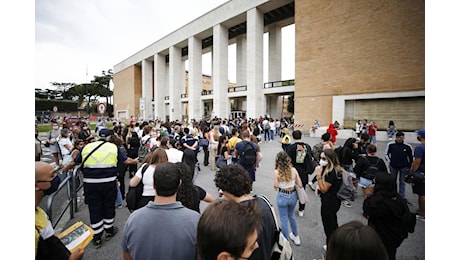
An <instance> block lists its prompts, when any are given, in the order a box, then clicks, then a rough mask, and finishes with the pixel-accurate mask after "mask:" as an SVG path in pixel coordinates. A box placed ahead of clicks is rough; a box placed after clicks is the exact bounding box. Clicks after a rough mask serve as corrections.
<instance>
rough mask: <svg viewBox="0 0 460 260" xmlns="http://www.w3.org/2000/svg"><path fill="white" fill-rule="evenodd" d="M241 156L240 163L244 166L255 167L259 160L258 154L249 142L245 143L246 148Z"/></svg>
mask: <svg viewBox="0 0 460 260" xmlns="http://www.w3.org/2000/svg"><path fill="white" fill-rule="evenodd" d="M239 154H240V162H241V164H242V165H254V164H255V163H256V159H257V152H256V150H255V149H254V147H253V146H252V144H251V143H250V142H248V141H244V148H243V151H241V153H239Z"/></svg>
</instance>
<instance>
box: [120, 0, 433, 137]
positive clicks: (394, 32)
mask: <svg viewBox="0 0 460 260" xmlns="http://www.w3.org/2000/svg"><path fill="white" fill-rule="evenodd" d="M424 10H425V2H424V1H423V0H410V1H397V0H389V1H371V0H358V1H356V0H353V1H352V0H346V1H334V0H333V1H320V0H313V1H310V0H296V1H293V0H271V1H270V0H231V1H228V2H226V3H224V4H222V5H221V6H219V7H217V8H215V9H214V10H212V11H210V12H208V13H206V14H205V15H203V16H201V17H199V18H197V19H195V20H194V21H191V22H190V23H188V24H186V25H184V26H183V27H181V28H179V29H178V30H176V31H174V32H172V33H170V34H169V35H167V36H165V37H164V38H162V39H160V40H158V41H157V42H155V43H152V44H151V45H149V46H147V47H146V48H144V49H142V50H140V51H139V52H137V53H135V54H134V55H132V56H131V57H128V58H127V59H125V60H123V61H121V62H120V63H119V64H117V65H115V67H114V113H115V116H116V117H118V118H120V119H122V118H123V117H124V118H129V117H130V116H140V117H141V118H145V119H154V118H155V119H161V120H176V119H178V120H182V119H184V118H189V119H192V118H193V119H196V120H199V119H202V118H204V117H205V116H206V115H209V114H210V115H211V116H217V117H222V118H228V117H230V116H231V115H232V111H244V113H245V115H246V117H248V118H257V117H259V116H261V115H266V114H268V115H271V116H272V117H274V118H279V117H281V115H283V113H285V111H283V110H284V109H283V108H284V107H285V105H284V104H285V103H284V102H283V100H285V98H286V96H289V95H291V94H294V96H295V103H294V104H295V105H294V115H295V123H296V126H297V127H299V128H300V129H303V128H305V130H306V129H308V128H309V126H311V125H312V124H313V122H314V120H315V119H318V120H319V121H320V122H321V123H322V124H323V125H327V124H328V123H329V122H334V121H336V120H337V121H338V122H339V123H341V124H342V125H343V126H345V127H347V128H351V127H353V126H354V123H355V122H356V121H357V120H358V119H368V120H373V121H375V122H376V123H377V125H379V126H380V128H383V127H386V125H387V124H388V121H389V120H393V121H395V123H396V125H397V127H398V129H401V130H414V129H420V128H422V127H424V125H425V11H424ZM291 24H295V79H282V78H281V69H282V67H281V66H282V65H281V50H282V46H281V37H282V35H281V29H282V28H283V27H284V26H288V25H291ZM265 33H267V34H268V46H265V47H266V48H267V49H268V59H269V61H265V62H268V75H267V76H268V77H267V78H268V82H263V78H264V77H263V64H264V60H263V48H264V46H263V35H264V34H265ZM230 44H236V64H237V66H236V68H237V71H236V83H235V84H234V85H230V86H229V82H228V46H229V45H230ZM208 52H212V75H210V79H209V81H210V83H211V85H210V88H209V86H208V87H205V84H203V82H204V81H205V80H204V78H203V75H202V69H201V68H202V55H203V54H205V53H208ZM187 60H188V64H189V68H188V75H187V77H184V75H185V73H184V72H185V65H184V64H185V61H187ZM141 100H143V101H141ZM209 111H211V112H210V113H209ZM278 115H280V116H278Z"/></svg>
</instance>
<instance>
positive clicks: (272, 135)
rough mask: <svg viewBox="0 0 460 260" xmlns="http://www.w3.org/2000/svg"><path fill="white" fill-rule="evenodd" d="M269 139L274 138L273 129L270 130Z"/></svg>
mask: <svg viewBox="0 0 460 260" xmlns="http://www.w3.org/2000/svg"><path fill="white" fill-rule="evenodd" d="M270 140H272V141H273V140H275V130H270Z"/></svg>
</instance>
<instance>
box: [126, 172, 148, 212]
mask: <svg viewBox="0 0 460 260" xmlns="http://www.w3.org/2000/svg"><path fill="white" fill-rule="evenodd" d="M149 166H150V165H149V164H148V163H144V164H143V165H142V170H141V173H142V177H141V181H140V182H139V184H137V186H136V187H131V186H129V189H128V193H127V194H126V206H127V207H128V210H129V211H130V212H133V211H134V210H136V209H138V208H137V203H138V202H139V200H140V199H141V197H142V192H143V191H144V183H143V182H142V179H143V178H144V172H145V171H146V170H147V169H148V168H149Z"/></svg>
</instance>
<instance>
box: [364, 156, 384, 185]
mask: <svg viewBox="0 0 460 260" xmlns="http://www.w3.org/2000/svg"><path fill="white" fill-rule="evenodd" d="M364 159H365V160H366V161H367V162H368V163H369V167H367V169H366V170H365V171H364V172H363V177H364V178H366V179H369V180H372V179H374V178H375V175H376V174H377V172H380V171H381V170H380V169H379V167H378V164H379V162H380V158H378V160H377V162H376V163H375V164H372V163H371V162H370V161H369V160H368V159H367V156H364Z"/></svg>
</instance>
